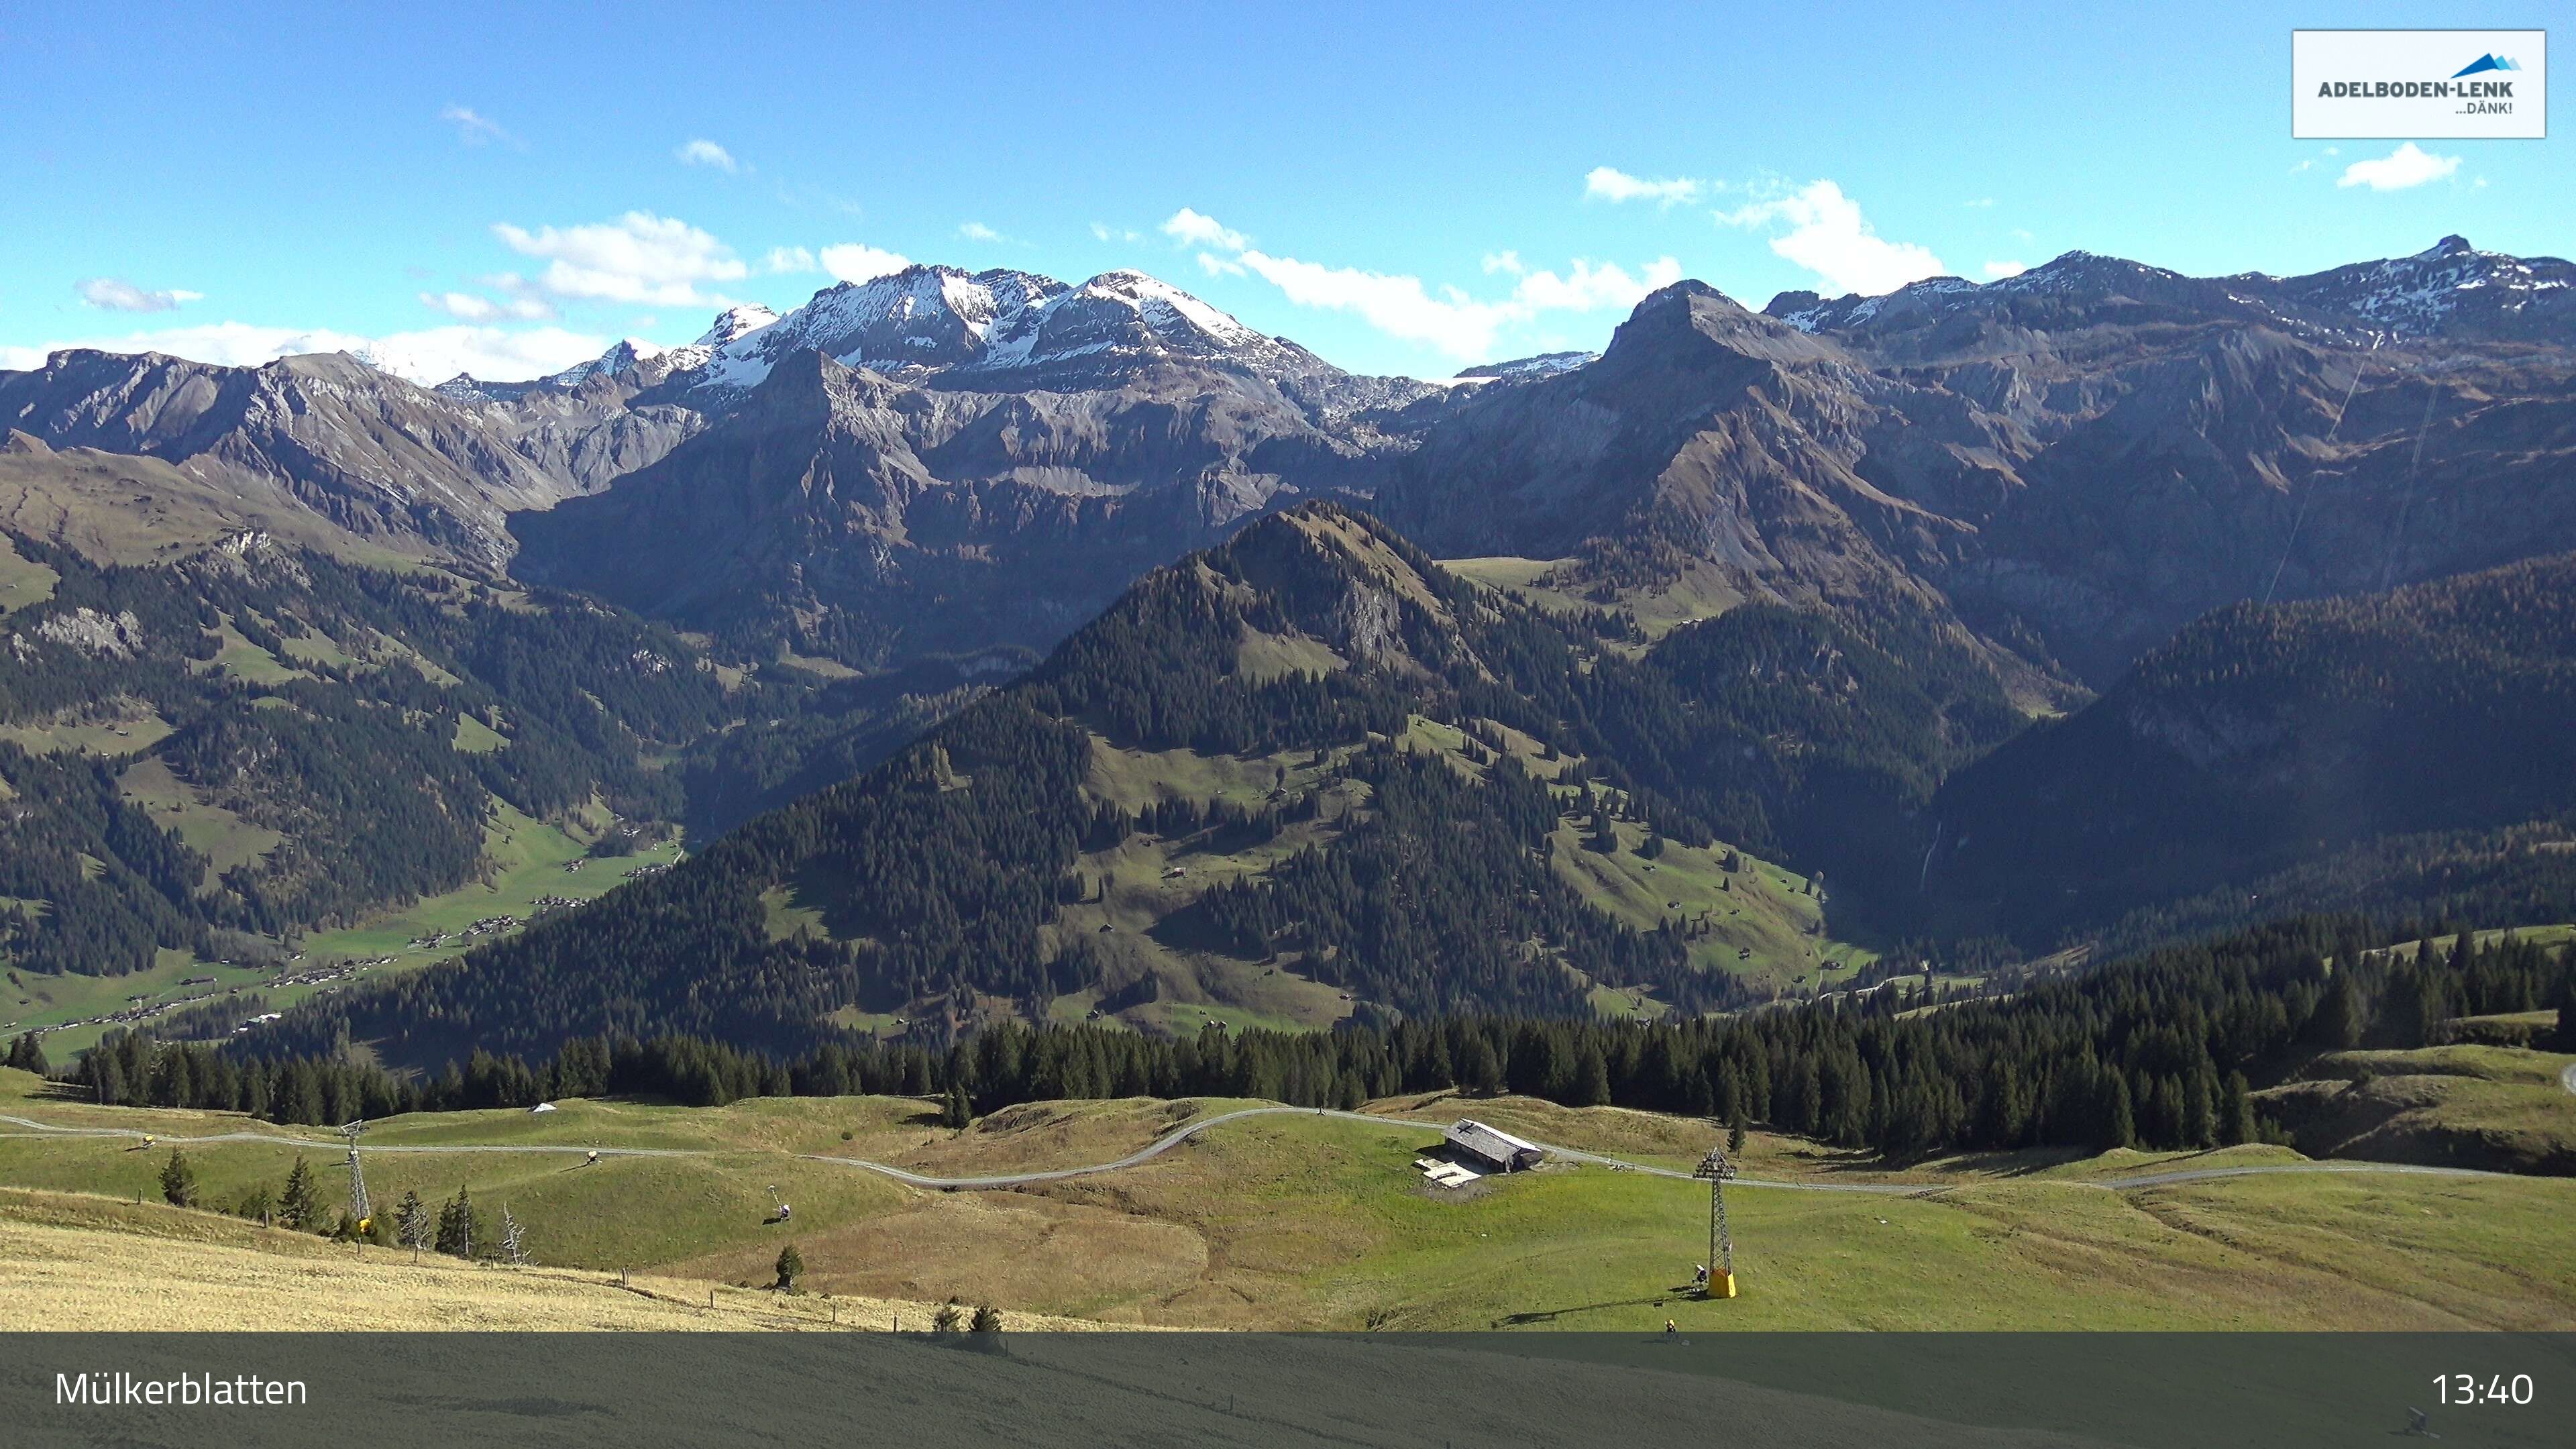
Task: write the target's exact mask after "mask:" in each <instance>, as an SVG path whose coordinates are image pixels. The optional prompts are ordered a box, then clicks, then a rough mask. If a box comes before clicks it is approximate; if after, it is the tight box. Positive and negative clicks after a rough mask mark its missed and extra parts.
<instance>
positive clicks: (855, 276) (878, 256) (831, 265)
mask: <svg viewBox="0 0 2576 1449" xmlns="http://www.w3.org/2000/svg"><path fill="white" fill-rule="evenodd" d="M820 260H821V262H822V263H823V270H824V271H827V272H829V273H831V274H832V275H833V277H834V278H836V279H838V280H840V281H844V282H864V281H867V280H868V279H869V278H871V277H882V276H884V275H886V274H887V273H889V272H900V271H902V270H903V269H904V268H906V267H908V266H911V265H912V263H911V261H910V260H909V259H907V258H905V257H902V256H900V255H897V254H896V253H894V252H890V251H886V250H883V249H882V248H878V247H872V246H863V245H861V244H860V243H858V242H843V243H842V244H840V245H839V246H833V247H825V248H823V251H822V254H821V256H820Z"/></svg>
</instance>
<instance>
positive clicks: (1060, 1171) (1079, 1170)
mask: <svg viewBox="0 0 2576 1449" xmlns="http://www.w3.org/2000/svg"><path fill="white" fill-rule="evenodd" d="M2570 1070H2572V1071H2576V1068H2571V1069H2570ZM1281 1116H1285V1117H1329V1118H1335V1119H1338V1120H1340V1121H1344V1122H1365V1123H1368V1124H1369V1125H1371V1126H1375V1127H1388V1126H1395V1127H1413V1128H1423V1129H1428V1128H1429V1127H1430V1125H1431V1124H1429V1123H1423V1122H1415V1121H1411V1120H1409V1119H1406V1118H1402V1117H1372V1116H1370V1115H1368V1114H1367V1113H1365V1112H1338V1111H1326V1110H1319V1109H1316V1108H1311V1107H1246V1108H1243V1109H1241V1110H1240V1111H1234V1112H1224V1113H1220V1114H1218V1115H1217V1116H1214V1117H1209V1118H1207V1119H1205V1120H1203V1121H1198V1122H1193V1123H1191V1124H1189V1125H1188V1126H1186V1127H1181V1128H1177V1129H1175V1130H1173V1131H1171V1132H1167V1133H1165V1134H1164V1135H1162V1136H1161V1137H1158V1138H1156V1139H1155V1140H1154V1141H1152V1142H1151V1143H1148V1144H1147V1145H1145V1146H1144V1147H1141V1148H1139V1149H1137V1150H1136V1151H1134V1152H1131V1153H1129V1154H1127V1155H1126V1156H1125V1157H1121V1158H1119V1159H1117V1160H1116V1161H1114V1162H1097V1163H1093V1164H1091V1165H1089V1166H1087V1167H1056V1168H1049V1169H1046V1170H1044V1171H1039V1172H1010V1173H998V1174H995V1175H992V1176H989V1177H933V1176H930V1175H928V1174H926V1173H919V1172H913V1171H910V1170H909V1169H906V1168H901V1167H895V1166H891V1165H889V1164H887V1163H883V1162H870V1161H868V1160H867V1159H866V1158H862V1157H833V1156H830V1155H827V1154H824V1153H819V1152H800V1153H797V1154H795V1155H796V1156H797V1157H799V1158H801V1159H803V1160H804V1161H807V1162H831V1163H838V1164H840V1165H842V1166H844V1167H856V1168H863V1169H865V1170H866V1171H869V1172H874V1173H878V1174H880V1175H882V1176H885V1177H890V1178H892V1179H894V1180H895V1181H897V1182H900V1183H905V1184H908V1185H910V1186H913V1187H925V1188H957V1189H966V1190H977V1191H980V1190H993V1189H1003V1188H1013V1187H1024V1186H1026V1185H1028V1184H1030V1183H1033V1182H1060V1181H1062V1180H1064V1179H1066V1178H1069V1177H1092V1176H1096V1175H1098V1174H1100V1173H1104V1172H1119V1171H1123V1170H1125V1169H1127V1168H1130V1167H1135V1166H1138V1165H1139V1164H1142V1163H1146V1162H1151V1161H1152V1160H1154V1159H1155V1158H1157V1157H1160V1156H1162V1155H1163V1154H1164V1153H1166V1152H1169V1151H1171V1150H1172V1149H1173V1148H1175V1147H1178V1146H1180V1145H1181V1144H1182V1143H1184V1142H1187V1141H1188V1140H1190V1139H1191V1138H1193V1137H1195V1136H1197V1135H1198V1134H1200V1133H1202V1132H1205V1131H1207V1130H1208V1129H1210V1128H1212V1127H1221V1126H1224V1125H1225V1124H1227V1123H1229V1122H1241V1121H1244V1120H1245V1119H1247V1118H1252V1117H1281ZM0 1123H5V1124H7V1125H8V1126H11V1127H17V1128H21V1129H24V1130H22V1131H17V1132H5V1133H0V1137H20V1138H24V1137H40V1138H44V1137H53V1138H83V1137H86V1138H98V1137H121V1138H125V1139H127V1140H130V1141H140V1140H143V1139H144V1138H146V1137H147V1136H148V1137H149V1138H150V1139H151V1140H152V1141H154V1142H156V1143H158V1142H186V1143H200V1142H268V1143H275V1144H277V1145H279V1146H283V1147H312V1148H318V1149H321V1150H324V1151H331V1152H336V1151H340V1150H341V1149H342V1146H343V1144H342V1142H341V1140H340V1139H339V1138H337V1137H331V1138H317V1137H293V1136H287V1135H285V1134H282V1133H274V1132H251V1131H237V1132H216V1133H210V1134H207V1135H205V1136H202V1137H179V1136H173V1135H171V1134H168V1133H144V1132H141V1131H137V1130H135V1129H133V1128H129V1127H64V1126H57V1125H55V1124H53V1123H49V1122H37V1121H32V1120H30V1119H28V1118H25V1117H11V1116H7V1115H5V1114H0ZM1537 1145H1538V1146H1540V1147H1544V1148H1546V1149H1547V1150H1548V1151H1549V1152H1551V1153H1553V1154H1555V1155H1556V1156H1559V1157H1563V1158H1567V1159H1570V1160H1572V1161H1575V1162H1589V1163H1594V1164H1596V1165H1599V1166H1602V1167H1607V1168H1610V1169H1611V1170H1613V1171H1616V1172H1642V1173H1644V1174H1646V1175H1647V1176H1649V1177H1668V1178H1674V1179H1678V1180H1680V1181H1683V1182H1689V1181H1692V1180H1693V1179H1692V1178H1691V1175H1690V1174H1689V1173H1688V1172H1686V1171H1683V1170H1682V1169H1680V1168H1674V1167H1656V1166H1652V1165H1649V1164H1646V1163H1642V1162H1629V1161H1626V1160H1624V1159H1622V1158H1617V1157H1605V1156H1603V1155H1602V1154H1600V1153H1597V1152H1584V1151H1581V1150H1579V1149H1577V1148H1572V1147H1559V1146H1556V1145H1555V1144H1554V1143H1548V1142H1541V1143H1538V1144H1537ZM360 1150H361V1151H364V1152H370V1153H375V1152H388V1153H390V1152H402V1153H413V1152H418V1153H444V1152H519V1153H532V1154H544V1155H555V1156H561V1155H567V1154H569V1155H572V1156H580V1155H583V1154H585V1153H589V1152H592V1151H596V1152H598V1154H599V1155H600V1156H602V1157H712V1156H718V1155H720V1151H719V1149H715V1148H706V1147H600V1148H596V1149H594V1148H590V1147H583V1146H572V1145H556V1144H552V1143H542V1144H528V1143H516V1144H494V1145H490V1146H476V1145H474V1144H472V1143H455V1142H440V1143H418V1144H413V1145H408V1146H407V1145H404V1144H401V1143H384V1144H379V1145H371V1146H367V1147H364V1148H361V1149H360ZM2320 1172H2324V1173H2365V1174H2391V1173H2393V1174H2399V1175H2405V1176H2415V1177H2493V1178H2512V1177H2514V1176H2515V1174H2513V1173H2509V1172H2483V1171H2479V1170H2477V1169H2475V1168H2467V1167H2415V1166H2410V1165H2408V1164H2405V1163H2396V1162H2300V1163H2283V1164H2278V1165H2273V1166H2264V1167H2204V1168H2186V1169H2181V1170H2177V1171H2172V1172H2149V1173H2140V1174H2138V1175H2136V1176H2133V1177H2109V1178H2097V1179H2093V1180H2090V1181H2070V1180H2067V1179H2044V1180H2047V1181H2057V1182H2061V1183H2064V1184H2065V1185H2066V1186H2070V1187H2098V1188H2103V1189H2107V1190H2110V1191H2114V1192H2120V1191H2127V1190H2130V1189H2134V1188H2148V1187H2165V1186H2170V1185H2171V1184H2174V1183H2181V1182H2207V1181H2211V1180H2213V1179H2217V1178H2227V1177H2271V1176H2276V1175H2279V1174H2284V1173H2320ZM1728 1181H1729V1183H1730V1185H1732V1186H1735V1187H1748V1188H1764V1189H1777V1190H1780V1191H1784V1192H1856V1193H1869V1194H1876V1195H1879V1196H1889V1197H1924V1196H1929V1195H1932V1194H1935V1193H1940V1192H1946V1191H1948V1190H1949V1189H1950V1188H1951V1187H1954V1186H1958V1185H1959V1184H1944V1183H1929V1184H1927V1183H1902V1182H1782V1181H1779V1180H1777V1179H1773V1178H1760V1177H1738V1178H1730V1179H1729V1180H1728Z"/></svg>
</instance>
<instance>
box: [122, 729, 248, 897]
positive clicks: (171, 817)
mask: <svg viewBox="0 0 2576 1449" xmlns="http://www.w3.org/2000/svg"><path fill="white" fill-rule="evenodd" d="M117 792H118V793H119V794H121V795H123V796H124V797H125V798H126V799H128V800H131V801H133V802H134V803H135V804H137V805H140V806H142V807H143V809H144V811H145V812H146V813H148V814H149V815H150V816H151V817H152V821H153V823H154V824H156V825H159V826H162V827H163V828H165V829H169V830H176V831H178V832H179V838H180V839H181V840H184V841H186V842H187V843H188V846H189V848H190V849H192V850H195V851H197V852H198V853H200V854H202V855H204V856H205V857H206V861H207V868H206V876H205V880H204V881H202V882H200V883H199V885H198V889H200V890H203V889H205V888H206V887H207V886H208V885H211V884H213V883H214V881H215V880H216V879H217V878H219V877H221V876H222V875H223V873H224V872H225V871H228V870H231V869H232V868H233V867H235V866H239V865H249V864H251V863H253V862H255V861H258V860H261V859H263V858H265V857H266V856H267V854H268V853H269V852H270V851H272V850H275V849H276V848H277V847H278V845H279V844H280V843H281V842H283V841H284V840H285V839H286V836H285V835H284V834H283V833H281V832H279V831H276V830H272V829H270V828H268V827H267V826H265V825H254V824H252V823H251V822H250V821H247V820H244V819H243V818H241V816H239V815H238V814H235V813H234V812H233V811H231V810H228V809H226V808H225V807H223V806H221V805H217V804H215V803H214V802H212V801H210V800H208V799H207V798H206V797H205V792H204V791H202V790H200V789H198V788H197V787H196V786H194V785H192V784H190V783H189V782H187V781H185V780H182V779H180V778H179V777H178V775H177V774H175V773H174V772H172V770H171V769H170V767H169V766H168V765H167V764H164V763H163V762H162V761H160V760H158V759H156V758H153V757H151V756H149V755H147V756H145V757H144V758H142V759H139V760H136V761H135V762H134V763H133V764H131V765H128V766H126V767H125V771H124V773H122V774H120V775H119V776H118V777H117Z"/></svg>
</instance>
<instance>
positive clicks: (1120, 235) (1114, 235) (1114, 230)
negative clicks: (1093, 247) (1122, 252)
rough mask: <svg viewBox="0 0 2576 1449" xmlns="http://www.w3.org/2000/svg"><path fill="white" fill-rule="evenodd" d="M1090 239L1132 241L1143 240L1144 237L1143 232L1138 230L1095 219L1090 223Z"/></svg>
mask: <svg viewBox="0 0 2576 1449" xmlns="http://www.w3.org/2000/svg"><path fill="white" fill-rule="evenodd" d="M1091 239H1092V240H1093V241H1130V242H1133V241H1143V240H1144V239H1145V234H1144V233H1143V232H1139V231H1130V230H1128V229H1126V228H1123V227H1114V226H1111V225H1110V224H1109V223H1107V222H1105V221H1095V222H1093V223H1092V224H1091Z"/></svg>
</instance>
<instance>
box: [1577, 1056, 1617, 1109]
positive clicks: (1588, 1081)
mask: <svg viewBox="0 0 2576 1449" xmlns="http://www.w3.org/2000/svg"><path fill="white" fill-rule="evenodd" d="M1574 1105H1575V1106H1577V1107H1606V1106H1608V1105H1610V1063H1609V1062H1608V1061H1607V1060H1605V1059H1604V1058H1603V1057H1602V1055H1601V1048H1599V1047H1597V1046H1592V1045H1589V1044H1587V1045H1586V1046H1585V1047H1584V1048H1583V1056H1582V1059H1581V1060H1579V1061H1578V1062H1576V1063H1575V1068H1574Z"/></svg>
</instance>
